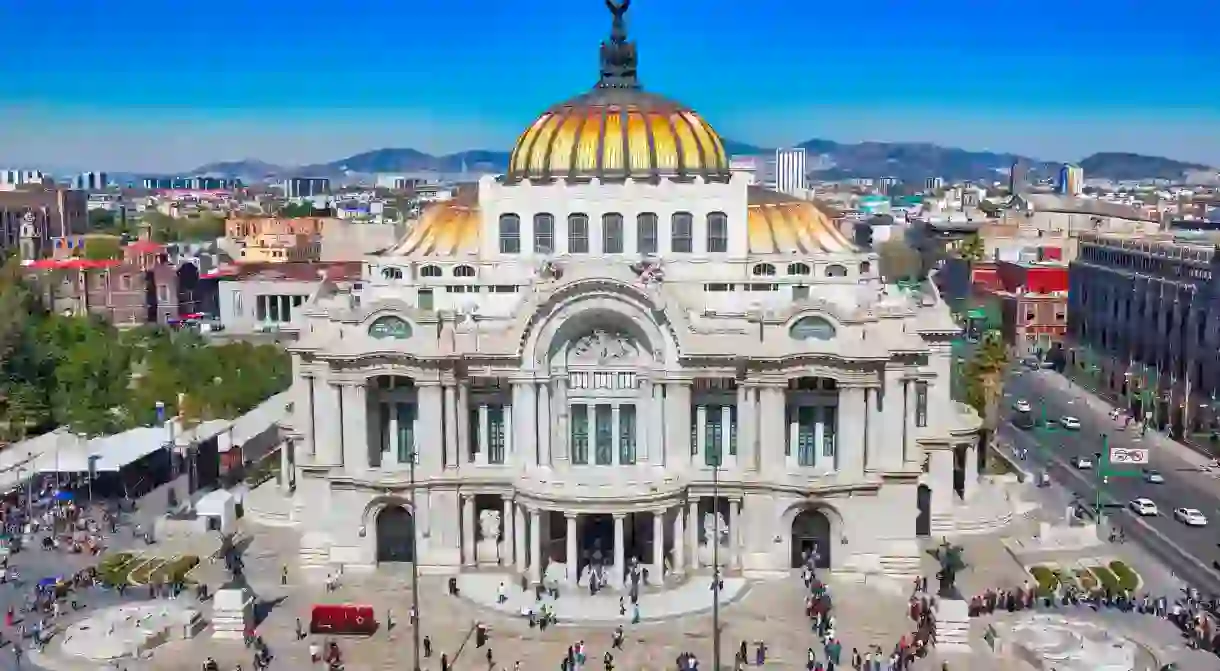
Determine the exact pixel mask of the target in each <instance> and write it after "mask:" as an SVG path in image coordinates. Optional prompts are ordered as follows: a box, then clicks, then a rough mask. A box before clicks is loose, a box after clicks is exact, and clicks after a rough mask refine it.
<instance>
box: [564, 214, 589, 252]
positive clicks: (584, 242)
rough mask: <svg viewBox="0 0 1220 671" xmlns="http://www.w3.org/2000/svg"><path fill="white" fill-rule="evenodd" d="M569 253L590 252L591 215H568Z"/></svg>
mask: <svg viewBox="0 0 1220 671" xmlns="http://www.w3.org/2000/svg"><path fill="white" fill-rule="evenodd" d="M568 253H569V254H588V253H589V215H587V214H580V213H575V214H569V215H568Z"/></svg>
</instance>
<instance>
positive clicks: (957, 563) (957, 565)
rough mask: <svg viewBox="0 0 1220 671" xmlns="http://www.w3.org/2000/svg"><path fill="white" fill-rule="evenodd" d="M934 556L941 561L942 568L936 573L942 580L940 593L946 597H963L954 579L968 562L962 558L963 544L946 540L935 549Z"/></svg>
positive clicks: (938, 578)
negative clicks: (959, 594) (958, 592)
mask: <svg viewBox="0 0 1220 671" xmlns="http://www.w3.org/2000/svg"><path fill="white" fill-rule="evenodd" d="M932 556H934V557H936V560H937V561H938V562H940V570H939V571H937V573H936V579H937V580H939V581H940V592H939V595H940V596H941V597H943V598H946V599H958V598H961V597H959V596H958V595H957V588H956V587H955V586H954V581H955V580H956V579H957V574H958V573H959V572H961V570H962V569H964V568H966V562H965V561H963V560H962V546H960V545H954V544H952V543H950V542H949V541H948V540H945V541H944V542H942V543H941V544H940V547H938V548H936V550H934V551H933V553H932Z"/></svg>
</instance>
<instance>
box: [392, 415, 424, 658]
mask: <svg viewBox="0 0 1220 671" xmlns="http://www.w3.org/2000/svg"><path fill="white" fill-rule="evenodd" d="M399 432H400V433H399V437H398V440H399V441H402V440H403V438H405V436H403V435H402V434H403V433H405V431H403V429H401V428H400V429H399ZM408 456H410V468H409V469H408V473H409V475H408V478H409V479H410V483H411V612H412V613H414V614H415V622H412V623H411V646H412V647H413V648H414V650H415V656H414V657H413V659H414V660H415V662H414V663H415V668H414V671H420V666H419V627H420V621H421V620H420V617H419V547H418V543H417V541H416V535H417V534H418V533H419V520H418V519H416V515H417V511H418V510H419V509H418V508H416V507H415V460H416V458H417V457H418V456H419V452H418V451H417V450H416V448H415V436H414V435H412V436H411V451H410V452H409V454H408Z"/></svg>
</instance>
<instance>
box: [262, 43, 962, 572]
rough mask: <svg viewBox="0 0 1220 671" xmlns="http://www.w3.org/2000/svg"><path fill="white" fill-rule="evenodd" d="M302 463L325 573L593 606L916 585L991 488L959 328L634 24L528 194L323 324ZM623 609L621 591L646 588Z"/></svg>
mask: <svg viewBox="0 0 1220 671" xmlns="http://www.w3.org/2000/svg"><path fill="white" fill-rule="evenodd" d="M299 309H300V311H301V317H300V319H299V322H298V323H297V324H296V328H297V329H298V331H299V340H298V341H297V343H296V344H295V345H294V346H293V347H292V353H293V359H294V367H295V374H294V383H293V388H292V394H293V402H294V406H293V407H294V413H293V417H292V420H291V422H290V425H289V426H287V427H286V430H287V435H288V436H289V445H288V447H287V448H286V449H285V451H284V454H285V456H284V468H285V472H286V473H288V476H287V477H285V481H286V482H288V483H290V485H289V486H288V487H287V492H286V496H287V497H288V498H289V499H290V501H291V513H290V518H291V520H292V521H293V522H294V523H295V524H297V525H298V526H299V527H300V528H302V530H303V531H304V532H305V533H304V534H303V535H302V541H301V543H302V545H301V563H302V566H303V567H304V571H305V573H306V574H307V575H314V576H324V575H326V574H327V573H329V572H330V571H331V570H333V569H332V568H331V567H332V566H334V565H335V564H342V565H343V566H344V568H345V570H359V569H372V568H374V567H375V566H377V565H378V564H379V563H381V562H390V561H414V562H416V563H417V565H418V566H419V567H420V569H421V570H422V571H425V572H432V573H453V572H457V571H461V570H464V569H468V568H475V567H479V566H499V567H502V570H503V569H508V570H512V571H515V572H517V573H519V574H520V575H522V576H524V577H527V578H528V579H529V580H531V581H533V582H535V583H537V582H539V581H540V580H542V579H543V578H544V577H546V578H547V579H554V580H557V581H563V582H567V583H569V584H572V583H578V582H579V583H581V584H586V581H587V579H588V578H587V576H588V574H589V570H590V567H603V568H607V569H609V570H610V571H612V572H613V574H615V575H618V576H622V575H623V573H624V571H626V569H627V567H628V566H629V565H630V564H631V563H633V562H639V563H640V564H643V565H647V566H649V567H650V571H651V574H652V575H653V576H654V577H656V578H660V577H662V576H669V575H678V574H682V573H688V572H690V571H694V570H698V569H700V568H701V567H707V566H709V565H710V562H711V561H712V556H713V554H714V553H716V552H718V553H719V556H720V557H721V558H722V562H723V565H724V566H725V567H726V568H728V569H730V570H733V571H740V572H742V573H743V574H745V575H747V576H758V577H766V576H773V575H783V574H786V573H787V572H788V571H789V570H790V567H792V566H796V565H801V564H802V563H803V562H804V558H805V557H806V556H813V557H814V558H815V559H816V561H817V562H818V563H819V564H820V565H822V566H828V567H833V568H835V569H840V570H847V571H862V572H864V571H873V572H879V573H887V574H891V575H900V576H911V575H916V574H918V573H919V565H920V551H919V545H918V542H917V537H918V535H920V534H927V533H929V531H928V530H929V518H930V517H931V516H932V515H934V514H935V512H936V510H937V509H938V507H940V509H941V510H945V509H946V508H947V507H949V506H951V504H952V498H953V497H954V496H956V494H955V493H954V477H955V466H956V465H958V464H962V463H964V464H965V469H966V471H967V473H966V475H965V480H966V481H968V482H973V481H975V480H977V470H976V468H977V463H978V461H977V459H975V458H973V455H974V450H975V441H976V438H977V429H978V425H979V422H978V418H977V417H976V416H975V415H974V414H973V413H972V412H970V411H969V410H967V409H965V406H962V405H960V404H955V403H954V402H952V401H951V400H950V398H949V385H950V380H949V376H950V368H951V354H950V342H951V340H952V339H953V338H954V337H955V336H956V335H957V334H958V332H959V329H958V327H957V326H956V325H955V324H954V323H953V321H952V319H951V317H950V315H949V312H948V309H947V308H946V306H945V305H944V304H943V303H942V302H941V301H940V300H939V297H938V295H937V294H936V292H935V289H933V288H931V287H929V288H926V289H923V290H919V291H908V290H902V289H899V288H898V287H893V286H885V285H884V284H883V283H882V281H881V279H880V277H879V273H878V268H877V261H876V257H875V255H872V254H869V253H866V252H862V251H861V250H859V249H858V248H856V247H855V246H854V245H853V244H852V242H851V240H849V239H848V238H846V237H845V236H844V235H843V234H842V233H841V232H839V231H838V229H837V228H836V227H835V226H834V225H833V222H832V221H831V220H830V218H829V217H828V216H827V214H826V212H825V211H824V210H823V209H822V208H821V207H820V206H819V205H817V204H815V203H811V202H808V201H800V200H795V199H792V198H790V197H787V196H784V195H782V194H779V193H775V192H772V191H767V190H765V189H760V188H757V187H751V186H750V185H748V184H747V183H746V180H745V179H743V178H742V177H741V176H733V175H732V174H731V171H730V169H729V161H728V158H727V156H726V155H725V152H724V149H723V144H722V142H721V140H720V138H719V136H718V135H716V133H715V131H714V130H713V129H712V128H711V126H710V125H709V124H707V123H706V122H705V121H704V120H703V119H702V118H701V117H700V116H698V115H697V114H696V113H695V112H693V111H692V110H690V109H689V108H687V107H684V106H682V105H680V104H678V103H676V102H673V101H671V100H668V99H666V98H662V97H660V96H657V95H655V94H651V93H647V92H645V91H643V90H641V88H640V87H639V84H638V82H637V81H636V77H635V49H634V45H633V44H631V43H628V42H626V40H625V35H624V34H623V33H622V25H621V22H619V21H616V25H615V31H613V32H612V35H611V39H610V40H609V41H607V42H605V43H603V45H602V72H601V80H600V82H599V84H598V86H597V87H596V88H595V89H593V90H592V91H590V92H589V93H586V94H584V95H581V96H578V97H576V98H574V99H572V100H569V101H566V102H563V103H560V104H558V105H555V106H554V107H552V108H550V109H549V110H547V111H546V112H544V113H543V114H542V115H541V116H540V117H539V118H538V119H537V120H536V121H534V122H533V123H532V124H531V125H530V126H529V127H528V128H527V129H526V131H525V132H524V133H523V134H522V135H521V136H520V138H519V140H518V142H517V145H516V147H515V148H514V151H513V153H512V156H511V160H510V164H509V169H508V171H507V174H505V175H504V176H503V177H500V178H492V177H484V178H482V179H481V180H480V182H479V183H478V188H477V190H472V191H470V192H468V193H467V194H465V195H464V196H460V197H458V198H456V199H454V200H451V201H448V202H445V203H438V204H436V205H433V206H431V207H429V208H427V209H426V211H425V212H424V215H423V217H422V218H421V220H420V221H419V222H418V223H417V224H416V225H415V226H414V228H413V229H412V230H411V231H410V232H409V233H408V234H407V235H406V236H405V237H404V238H403V239H402V240H401V241H400V242H399V243H398V244H397V245H395V246H394V247H392V248H390V249H388V250H385V251H384V252H382V253H380V254H377V255H373V256H369V257H367V258H366V259H365V261H364V263H363V264H362V269H361V277H360V281H358V282H351V283H335V282H326V283H324V284H323V286H322V287H320V288H319V289H318V291H317V293H316V295H315V297H314V298H313V299H312V300H311V301H310V302H308V303H307V304H305V305H303V306H301V307H300V308H299ZM620 584H621V583H620Z"/></svg>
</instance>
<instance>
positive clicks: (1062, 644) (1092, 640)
mask: <svg viewBox="0 0 1220 671" xmlns="http://www.w3.org/2000/svg"><path fill="white" fill-rule="evenodd" d="M1009 628H1010V633H1009V634H1008V635H1006V636H1001V639H1000V651H1001V653H1003V654H1007V655H1011V656H1013V657H1016V658H1018V659H1020V660H1021V661H1023V662H1025V663H1026V664H1029V665H1030V666H1032V667H1034V668H1036V669H1042V670H1043V671H1051V669H1055V670H1056V671H1132V670H1133V669H1135V668H1136V661H1137V657H1143V656H1144V655H1143V654H1141V653H1142V652H1143V651H1142V650H1141V649H1140V648H1139V646H1137V645H1136V644H1135V643H1133V642H1132V641H1130V640H1128V639H1126V638H1122V637H1119V636H1115V635H1113V634H1111V633H1110V632H1109V631H1107V630H1106V629H1105V628H1104V627H1102V626H1100V625H1097V624H1093V623H1091V622H1084V621H1080V620H1071V619H1068V618H1065V617H1061V616H1058V615H1031V616H1028V617H1025V618H1022V619H1020V620H1017V621H1015V622H1012V623H1010V624H1009ZM1141 668H1142V667H1141Z"/></svg>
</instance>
